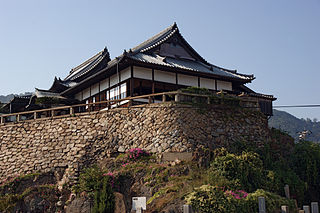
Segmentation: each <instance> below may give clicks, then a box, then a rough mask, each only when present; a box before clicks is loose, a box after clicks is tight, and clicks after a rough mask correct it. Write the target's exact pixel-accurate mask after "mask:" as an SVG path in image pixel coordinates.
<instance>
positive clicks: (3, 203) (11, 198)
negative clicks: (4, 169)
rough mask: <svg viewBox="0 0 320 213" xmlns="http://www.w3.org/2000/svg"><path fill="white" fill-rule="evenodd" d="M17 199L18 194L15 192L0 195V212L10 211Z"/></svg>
mask: <svg viewBox="0 0 320 213" xmlns="http://www.w3.org/2000/svg"><path fill="white" fill-rule="evenodd" d="M18 200H19V199H18V195H16V194H14V195H13V194H8V195H5V196H2V197H0V212H10V211H11V210H12V208H13V207H14V206H15V204H16V202H17V201H18Z"/></svg>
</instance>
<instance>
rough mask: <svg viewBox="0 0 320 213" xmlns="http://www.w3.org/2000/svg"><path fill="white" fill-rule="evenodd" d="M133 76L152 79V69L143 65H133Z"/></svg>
mask: <svg viewBox="0 0 320 213" xmlns="http://www.w3.org/2000/svg"><path fill="white" fill-rule="evenodd" d="M133 77H135V78H142V79H147V80H152V70H151V69H147V68H143V67H136V66H134V67H133Z"/></svg>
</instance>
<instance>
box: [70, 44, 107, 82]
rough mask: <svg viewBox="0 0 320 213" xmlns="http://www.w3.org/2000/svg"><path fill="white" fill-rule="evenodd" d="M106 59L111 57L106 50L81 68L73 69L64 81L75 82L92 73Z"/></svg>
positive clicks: (81, 65)
mask: <svg viewBox="0 0 320 213" xmlns="http://www.w3.org/2000/svg"><path fill="white" fill-rule="evenodd" d="M106 57H109V52H108V50H107V49H106V48H105V49H104V50H103V51H101V52H99V53H97V54H96V55H94V56H93V57H91V58H90V59H88V60H86V61H85V62H83V63H82V64H80V65H79V66H77V67H75V68H73V69H71V71H70V73H69V75H68V76H67V77H66V78H65V79H64V81H65V82H67V81H74V80H76V79H77V78H79V77H81V76H83V75H85V74H86V73H88V72H90V71H91V70H92V69H93V68H94V67H96V66H97V65H98V64H99V63H100V62H101V61H102V60H103V59H104V58H106Z"/></svg>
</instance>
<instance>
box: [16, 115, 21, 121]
mask: <svg viewBox="0 0 320 213" xmlns="http://www.w3.org/2000/svg"><path fill="white" fill-rule="evenodd" d="M17 121H18V122H19V121H20V114H18V115H17Z"/></svg>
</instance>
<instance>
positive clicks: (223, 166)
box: [209, 152, 265, 192]
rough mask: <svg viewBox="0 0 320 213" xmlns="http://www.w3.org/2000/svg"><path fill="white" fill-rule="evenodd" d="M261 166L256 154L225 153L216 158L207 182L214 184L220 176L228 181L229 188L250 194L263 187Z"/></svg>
mask: <svg viewBox="0 0 320 213" xmlns="http://www.w3.org/2000/svg"><path fill="white" fill-rule="evenodd" d="M263 175H264V170H263V164H262V161H261V160H260V158H259V156H258V154H256V153H254V152H243V153H242V154H241V155H235V154H231V153H226V154H225V155H222V156H218V157H216V158H215V159H214V160H213V162H212V163H211V166H210V169H209V181H210V182H211V183H212V184H216V183H215V180H217V178H216V177H218V176H222V177H225V178H226V179H227V180H228V181H229V185H228V186H229V187H231V188H239V187H241V188H243V189H245V190H246V191H249V192H252V191H255V190H256V189H258V188H259V187H260V186H261V185H264V179H265V178H264V177H263Z"/></svg>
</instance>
